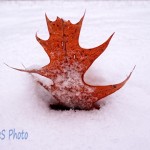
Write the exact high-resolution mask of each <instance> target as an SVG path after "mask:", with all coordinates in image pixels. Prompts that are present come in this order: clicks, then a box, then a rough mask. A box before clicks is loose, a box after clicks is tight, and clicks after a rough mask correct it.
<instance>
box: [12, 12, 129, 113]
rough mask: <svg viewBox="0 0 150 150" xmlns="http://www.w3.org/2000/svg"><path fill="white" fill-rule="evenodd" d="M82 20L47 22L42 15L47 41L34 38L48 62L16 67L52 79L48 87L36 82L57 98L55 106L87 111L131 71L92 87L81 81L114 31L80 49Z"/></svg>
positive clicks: (115, 88) (117, 85) (116, 88)
mask: <svg viewBox="0 0 150 150" xmlns="http://www.w3.org/2000/svg"><path fill="white" fill-rule="evenodd" d="M45 16H46V15H45ZM83 19H84V16H83V17H82V18H81V19H80V21H79V22H78V23H76V24H72V23H71V22H70V21H65V20H64V19H61V18H59V17H57V19H56V20H55V21H50V20H49V19H48V17H47V16H46V22H47V27H48V31H49V35H50V37H49V39H48V40H42V39H40V38H39V37H38V36H37V34H36V39H37V41H38V42H39V43H40V44H41V45H42V47H43V48H44V50H45V52H46V53H47V55H48V57H49V59H50V63H49V64H48V65H46V66H44V67H42V68H41V69H38V70H37V69H32V70H22V69H17V70H19V71H24V72H28V73H37V74H39V75H41V76H44V77H46V78H50V79H51V80H52V81H53V85H51V87H50V86H45V85H44V84H43V83H41V82H40V81H39V83H40V84H41V85H42V86H43V87H44V88H46V89H47V90H48V91H49V92H51V93H52V95H53V97H55V99H56V100H57V101H58V106H64V107H66V108H72V109H85V110H89V109H92V108H97V106H96V105H95V104H96V102H97V101H99V100H100V99H102V98H104V97H106V96H108V95H110V94H112V93H114V92H116V91H117V90H119V89H120V88H121V87H122V86H123V85H124V84H125V83H126V82H127V80H128V79H129V78H130V76H131V74H132V72H131V73H130V74H129V76H128V77H127V78H126V79H125V80H124V81H122V82H121V83H118V84H113V85H106V86H93V85H89V84H87V83H85V81H84V74H85V72H86V71H87V70H88V68H89V67H90V66H91V65H92V63H93V62H94V61H95V60H96V58H97V57H99V56H100V55H101V54H102V53H103V52H104V50H105V49H106V48H107V46H108V44H109V42H110V40H111V38H112V37H113V35H114V34H112V35H111V36H110V37H109V38H108V39H107V41H106V42H104V43H103V44H101V45H100V46H98V47H95V48H90V49H85V48H82V47H80V45H79V35H80V30H81V26H82V22H83ZM14 69H16V68H14Z"/></svg>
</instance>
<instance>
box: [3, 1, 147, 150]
mask: <svg viewBox="0 0 150 150" xmlns="http://www.w3.org/2000/svg"><path fill="white" fill-rule="evenodd" d="M85 9H86V16H85V19H84V22H83V26H82V31H81V35H80V45H81V46H82V47H86V48H88V47H95V46H97V45H99V44H101V43H103V42H104V41H105V40H106V39H107V38H108V37H109V36H110V35H111V34H112V33H113V32H115V35H114V37H113V39H112V41H111V43H110V45H109V47H108V48H107V50H106V51H105V52H104V53H103V54H102V55H101V56H100V57H99V58H98V59H97V60H96V61H95V62H94V64H93V65H92V67H91V68H90V69H89V71H88V72H87V73H86V75H85V79H86V82H88V83H91V84H98V85H106V84H112V83H118V82H120V81H122V80H123V79H125V77H126V76H127V75H128V74H129V73H130V71H131V70H132V68H133V66H134V65H136V69H135V71H134V72H133V74H132V76H131V78H130V80H129V81H128V83H127V84H126V85H125V86H124V87H123V88H122V89H120V90H119V91H118V92H116V93H115V94H113V95H111V96H109V97H106V98H104V99H103V100H102V101H101V102H99V104H100V105H101V109H100V110H92V111H76V112H75V111H73V110H70V111H55V110H51V109H49V107H48V106H49V102H50V99H51V95H50V94H49V93H47V92H46V91H45V90H44V89H43V88H42V87H40V86H38V85H37V84H36V83H35V82H34V81H33V79H32V77H31V76H30V75H28V74H27V73H21V72H18V71H15V70H12V69H10V68H8V67H7V66H5V65H4V63H7V64H9V65H11V66H14V67H19V68H22V65H21V64H24V65H25V66H26V67H30V66H32V65H38V66H44V65H45V64H47V63H48V62H49V60H48V57H47V55H46V53H45V52H44V50H43V49H42V47H41V46H40V45H39V43H38V42H37V41H36V39H35V33H36V32H38V35H39V37H41V38H43V39H47V38H48V32H47V27H46V22H45V17H44V16H45V12H46V13H47V15H48V17H49V18H50V19H51V20H55V18H56V16H59V17H62V18H64V19H66V20H68V19H69V20H71V21H72V22H73V23H75V22H77V21H78V20H79V19H80V18H81V16H82V15H83V13H84V11H85ZM149 43H150V2H148V1H145V2H142V1H141V2H134V1H132V2H123V1H122V2H119V1H114V2H112V1H106V2H104V1H102V2H96V1H95V2H89V1H88V2H85V1H83V2H80V1H76V2H67V1H64V2H63V1H57V2H54V1H49V2H47V1H45V2H39V1H36V2H0V149H1V150H20V149H23V150H27V149H28V150H43V149H44V150H59V149H61V150H76V149H78V150H120V149H121V150H141V149H142V150H149V149H150V80H149V76H150V75H149V74H150V66H149V65H150V44H149ZM11 129H15V132H16V133H18V132H21V131H22V130H23V131H24V132H27V133H28V138H27V139H26V140H17V139H12V137H10V138H11V139H9V137H8V132H9V131H10V132H11ZM4 136H5V138H4Z"/></svg>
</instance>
